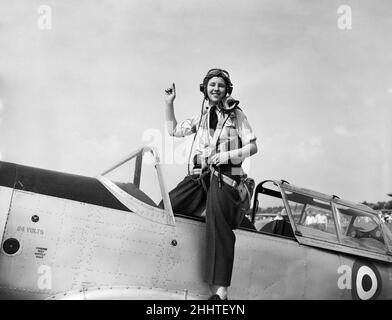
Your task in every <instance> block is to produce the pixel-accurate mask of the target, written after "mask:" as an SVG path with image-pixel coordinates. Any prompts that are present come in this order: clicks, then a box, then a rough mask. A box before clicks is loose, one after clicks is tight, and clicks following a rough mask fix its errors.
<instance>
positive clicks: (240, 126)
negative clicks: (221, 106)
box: [198, 108, 257, 158]
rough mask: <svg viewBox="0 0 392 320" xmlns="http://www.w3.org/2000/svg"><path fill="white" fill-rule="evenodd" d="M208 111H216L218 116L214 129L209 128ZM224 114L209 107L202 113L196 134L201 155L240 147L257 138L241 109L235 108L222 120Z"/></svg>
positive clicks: (209, 154)
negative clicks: (198, 136) (198, 137)
mask: <svg viewBox="0 0 392 320" xmlns="http://www.w3.org/2000/svg"><path fill="white" fill-rule="evenodd" d="M210 112H216V113H217V116H218V124H217V127H216V130H215V131H214V130H211V129H210ZM226 116H227V114H226V113H224V112H222V111H218V110H216V108H211V109H210V110H209V111H208V112H207V113H205V114H204V115H203V118H202V121H201V124H200V130H199V134H198V135H200V139H199V140H200V146H199V149H200V150H202V151H203V157H205V158H207V157H209V156H211V155H212V154H214V153H217V152H224V151H230V150H236V149H240V148H241V147H243V146H245V145H247V144H249V143H251V142H253V141H256V139H257V138H256V136H255V134H254V132H253V130H252V127H251V126H250V124H249V121H248V119H247V118H246V116H245V114H244V113H243V111H242V110H240V109H235V110H234V111H233V112H232V113H231V114H230V116H229V117H228V119H227V120H226V121H225V122H224V119H225V117H226ZM223 122H224V124H223ZM222 124H223V127H222ZM214 135H217V137H219V138H218V139H217V137H214Z"/></svg>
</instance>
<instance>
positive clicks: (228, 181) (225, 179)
mask: <svg viewBox="0 0 392 320" xmlns="http://www.w3.org/2000/svg"><path fill="white" fill-rule="evenodd" d="M212 173H213V174H214V175H215V176H217V177H218V178H219V179H222V181H223V182H224V183H226V184H228V185H229V186H231V187H233V188H236V187H237V185H238V183H237V181H235V180H234V179H232V178H230V177H228V176H226V175H224V174H222V173H219V171H217V170H214V169H212Z"/></svg>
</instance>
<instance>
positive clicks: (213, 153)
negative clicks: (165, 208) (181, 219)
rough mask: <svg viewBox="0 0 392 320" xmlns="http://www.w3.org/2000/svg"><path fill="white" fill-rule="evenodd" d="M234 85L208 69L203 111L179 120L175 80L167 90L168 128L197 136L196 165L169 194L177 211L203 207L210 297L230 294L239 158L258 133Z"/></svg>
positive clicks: (241, 174)
mask: <svg viewBox="0 0 392 320" xmlns="http://www.w3.org/2000/svg"><path fill="white" fill-rule="evenodd" d="M232 90H233V84H232V83H231V80H230V75H229V73H228V72H227V71H225V70H223V69H211V70H209V71H208V72H207V74H206V76H205V77H204V79H203V82H202V83H201V84H200V91H201V92H202V93H203V95H204V99H203V103H202V107H201V111H200V115H199V116H195V117H193V118H189V119H186V120H184V121H181V122H179V123H178V122H177V120H176V117H175V115H174V105H173V102H174V99H175V98H176V88H175V84H174V83H173V85H172V86H171V87H170V88H168V89H166V90H165V102H166V110H165V114H166V123H167V129H168V131H169V134H170V135H172V136H175V137H185V136H188V135H193V134H195V137H194V138H197V143H196V144H195V146H196V148H195V155H194V158H193V167H192V170H190V171H189V172H188V175H187V176H186V177H185V178H184V179H183V180H182V181H181V182H180V183H179V184H178V185H177V186H176V187H175V188H174V189H173V190H172V191H170V193H169V196H170V200H171V204H172V208H173V212H174V213H177V214H185V215H195V216H200V215H201V214H202V212H203V211H204V210H205V215H206V252H207V260H206V261H207V270H206V279H205V280H206V282H207V283H208V284H209V285H210V290H211V296H210V297H209V299H210V300H225V299H227V289H228V287H229V286H230V284H231V276H232V270H233V262H234V246H235V234H234V232H233V229H235V228H236V227H238V226H239V225H240V223H241V220H242V217H243V215H242V214H241V204H242V203H243V193H241V190H244V189H240V186H243V185H244V183H243V178H244V176H245V173H244V171H243V170H242V168H241V164H242V162H243V161H244V159H245V158H246V157H249V156H251V155H253V154H255V153H256V152H257V145H256V136H255V135H254V133H253V130H252V128H251V126H250V124H249V122H248V120H247V118H246V116H245V114H244V112H243V110H241V109H240V108H239V106H238V105H239V101H238V100H235V99H233V98H232V97H231V93H232ZM193 142H195V140H194V141H193ZM249 200H250V199H249ZM161 205H162V204H161Z"/></svg>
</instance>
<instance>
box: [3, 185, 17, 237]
mask: <svg viewBox="0 0 392 320" xmlns="http://www.w3.org/2000/svg"><path fill="white" fill-rule="evenodd" d="M13 190H14V189H12V188H8V187H0V237H1V244H2V243H3V237H4V231H5V226H6V224H7V219H8V214H9V210H10V206H11V200H12V192H13Z"/></svg>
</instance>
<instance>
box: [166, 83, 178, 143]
mask: <svg viewBox="0 0 392 320" xmlns="http://www.w3.org/2000/svg"><path fill="white" fill-rule="evenodd" d="M165 93H166V94H165V103H166V108H165V117H166V128H167V131H168V132H169V134H170V135H171V136H173V135H174V129H175V128H176V126H177V120H176V116H175V114H174V99H175V98H176V85H175V84H174V83H173V84H172V86H171V87H170V88H168V89H166V90H165Z"/></svg>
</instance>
